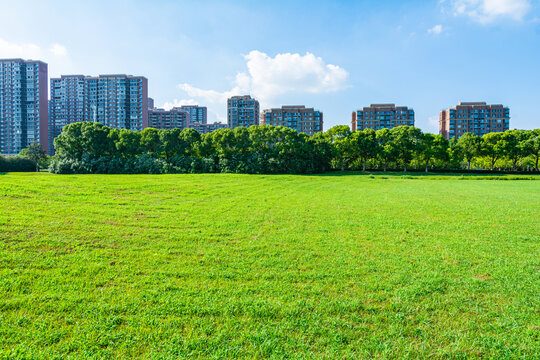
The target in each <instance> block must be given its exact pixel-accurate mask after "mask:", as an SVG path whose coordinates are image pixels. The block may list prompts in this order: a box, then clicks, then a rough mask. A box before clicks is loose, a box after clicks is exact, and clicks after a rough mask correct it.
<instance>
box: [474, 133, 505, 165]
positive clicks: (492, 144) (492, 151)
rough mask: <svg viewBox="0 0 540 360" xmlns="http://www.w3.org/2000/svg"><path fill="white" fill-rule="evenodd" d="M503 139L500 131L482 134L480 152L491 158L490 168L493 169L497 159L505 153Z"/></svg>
mask: <svg viewBox="0 0 540 360" xmlns="http://www.w3.org/2000/svg"><path fill="white" fill-rule="evenodd" d="M501 140H502V133H500V132H492V133H488V134H484V135H483V136H482V141H481V143H480V144H481V145H480V152H481V154H482V155H484V156H487V158H488V159H489V163H490V170H493V168H494V167H495V163H496V162H497V160H498V159H499V158H500V157H501V156H503V155H504V147H503V142H502V141H501Z"/></svg>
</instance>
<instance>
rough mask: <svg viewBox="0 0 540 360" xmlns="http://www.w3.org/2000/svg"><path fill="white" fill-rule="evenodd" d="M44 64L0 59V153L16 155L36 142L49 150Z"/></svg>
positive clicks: (46, 71) (46, 75) (45, 68)
mask: <svg viewBox="0 0 540 360" xmlns="http://www.w3.org/2000/svg"><path fill="white" fill-rule="evenodd" d="M47 79H48V68H47V64H46V63H44V62H42V61H34V60H23V59H0V153H1V154H3V155H17V154H18V153H19V152H20V151H21V150H22V149H24V148H25V147H27V146H28V145H30V144H32V143H33V142H38V143H39V144H41V146H42V147H43V149H44V150H45V151H48V150H49V135H48V132H49V127H48V96H47Z"/></svg>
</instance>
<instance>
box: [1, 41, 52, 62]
mask: <svg viewBox="0 0 540 360" xmlns="http://www.w3.org/2000/svg"><path fill="white" fill-rule="evenodd" d="M41 55H42V49H41V48H40V47H39V46H37V45H35V44H31V43H11V42H8V41H6V40H4V39H2V38H0V57H1V58H24V59H37V58H39V57H40V56H41Z"/></svg>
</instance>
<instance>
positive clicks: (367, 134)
mask: <svg viewBox="0 0 540 360" xmlns="http://www.w3.org/2000/svg"><path fill="white" fill-rule="evenodd" d="M378 149H379V147H378V143H377V134H376V132H375V130H373V129H366V130H363V131H355V132H353V133H352V134H351V136H350V152H351V153H352V154H353V157H357V158H359V159H360V160H361V161H362V171H366V163H367V161H368V160H369V159H372V158H374V157H376V156H377V153H378Z"/></svg>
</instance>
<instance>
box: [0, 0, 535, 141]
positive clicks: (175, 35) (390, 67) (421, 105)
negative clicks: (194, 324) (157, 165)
mask: <svg viewBox="0 0 540 360" xmlns="http://www.w3.org/2000/svg"><path fill="white" fill-rule="evenodd" d="M0 9H1V12H0V58H12V57H21V58H24V59H39V60H43V61H45V62H47V63H48V64H49V76H50V77H57V76H60V75H62V74H64V75H65V74H85V75H98V74H123V73H127V74H132V75H142V76H145V77H147V78H148V82H149V96H150V97H152V98H154V99H155V103H156V106H159V107H165V108H170V107H173V106H177V105H181V104H199V105H205V106H208V110H209V111H208V120H209V122H214V121H221V122H226V99H227V97H229V96H232V95H244V94H251V95H252V96H254V97H256V98H257V99H258V100H259V101H260V103H261V109H266V108H270V107H279V106H281V105H306V106H307V107H315V108H316V109H318V110H321V111H322V112H323V113H324V128H325V129H329V128H330V127H332V126H335V125H349V124H350V121H351V113H352V112H353V111H355V110H357V109H359V108H362V107H364V106H369V105H370V104H375V103H395V104H396V105H403V106H409V107H412V108H413V109H414V110H415V112H416V126H417V127H420V128H421V129H422V130H424V131H430V132H437V131H438V114H439V111H440V110H442V109H444V108H449V107H451V106H454V105H456V104H457V103H458V102H460V101H486V102H488V103H494V104H504V105H505V106H508V107H510V115H511V118H512V119H511V122H510V127H511V128H516V129H531V128H539V127H540V111H538V108H539V106H540V0H410V1H404V0H401V1H393V0H370V1H368V0H366V1H362V0H358V1H339V0H332V1H319V0H306V1H295V0H288V1H281V0H273V1H269V0H267V1H255V0H252V1H247V0H246V1H240V0H238V1H232V0H231V1H226V0H220V1H206V0H197V1H195V0H193V1H179V0H175V1H172V0H153V1H142V0H139V1H135V0H133V1H127V0H124V1H120V0H108V1H101V0H93V1H84V2H83V1H73V0H70V1H55V0H48V1H42V0H40V1H22V0H21V1H13V0H0Z"/></svg>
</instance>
